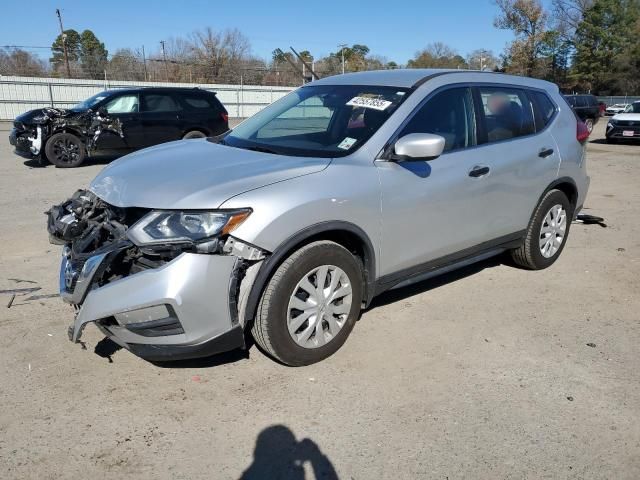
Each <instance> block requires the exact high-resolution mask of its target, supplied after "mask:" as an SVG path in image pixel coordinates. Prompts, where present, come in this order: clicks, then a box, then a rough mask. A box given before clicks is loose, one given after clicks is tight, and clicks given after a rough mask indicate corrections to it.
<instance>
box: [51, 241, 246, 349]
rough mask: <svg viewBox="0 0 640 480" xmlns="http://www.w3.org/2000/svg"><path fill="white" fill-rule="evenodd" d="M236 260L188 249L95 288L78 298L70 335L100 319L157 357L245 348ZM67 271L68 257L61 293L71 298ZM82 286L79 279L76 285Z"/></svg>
mask: <svg viewBox="0 0 640 480" xmlns="http://www.w3.org/2000/svg"><path fill="white" fill-rule="evenodd" d="M92 258H93V257H92ZM90 260H91V259H90ZM90 260H88V261H87V262H86V263H87V264H89V263H90ZM236 261H238V259H237V257H234V256H225V255H203V254H194V253H183V254H181V255H180V256H179V257H177V258H175V259H174V260H172V261H171V262H169V263H167V264H166V265H164V266H162V267H160V268H157V269H153V270H147V271H143V272H140V273H136V274H134V275H131V276H129V277H125V278H123V279H120V280H117V281H114V282H112V283H108V284H106V285H104V286H102V287H97V288H96V287H94V288H92V289H89V290H88V291H87V292H86V296H85V297H84V300H82V299H80V297H76V298H74V300H78V299H79V300H78V301H80V302H82V303H81V306H80V310H79V311H78V313H77V315H76V318H75V320H74V322H73V324H72V325H71V326H70V327H69V337H70V339H71V340H72V341H74V342H77V341H78V340H79V339H80V337H81V335H82V331H83V329H84V327H85V326H86V325H87V324H89V323H95V324H96V325H97V326H98V327H99V328H100V330H102V331H103V332H104V333H105V334H106V335H107V336H108V337H110V338H111V339H112V340H113V341H114V342H115V343H117V344H119V345H121V346H123V347H125V348H127V349H128V350H130V351H131V352H132V353H134V354H135V355H138V356H140V357H142V358H145V359H148V360H153V361H161V360H177V359H186V358H197V357H204V356H209V355H212V354H214V353H220V352H223V351H228V350H233V349H235V348H238V347H243V346H244V334H243V329H242V327H241V326H240V325H239V324H238V321H237V318H236V316H235V315H232V313H231V302H232V298H234V297H233V292H232V291H231V290H232V285H235V282H233V281H232V280H233V277H234V272H235V266H236ZM101 262H102V260H101V259H96V261H95V262H94V263H93V265H91V266H90V268H89V271H88V273H87V277H86V279H85V282H88V283H85V284H84V285H90V284H91V278H90V277H91V276H92V275H93V273H91V271H93V272H95V271H98V270H99V269H100V264H101ZM83 270H84V269H83ZM65 274H66V277H67V278H69V275H70V274H69V272H68V267H67V263H66V262H65V259H64V258H63V261H62V265H61V273H60V278H61V295H62V296H63V298H66V299H67V301H69V300H70V296H71V295H73V293H75V291H74V292H72V293H69V292H68V291H66V289H67V287H66V285H65V283H64V281H63V279H64V278H65ZM81 287H82V284H80V285H78V284H77V283H76V286H75V288H76V289H78V288H81ZM89 288H90V287H89ZM159 312H160V313H159Z"/></svg>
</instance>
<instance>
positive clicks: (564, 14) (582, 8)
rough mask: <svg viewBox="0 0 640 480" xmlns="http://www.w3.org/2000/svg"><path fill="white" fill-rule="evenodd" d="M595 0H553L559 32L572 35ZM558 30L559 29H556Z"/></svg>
mask: <svg viewBox="0 0 640 480" xmlns="http://www.w3.org/2000/svg"><path fill="white" fill-rule="evenodd" d="M594 1H595V0H553V2H552V5H553V12H554V17H555V23H557V25H559V26H562V29H561V33H563V34H566V35H572V34H573V32H575V30H576V28H578V25H579V24H580V22H581V21H582V19H583V18H584V14H585V12H586V11H587V10H588V9H589V8H591V7H592V6H593V3H594ZM558 30H560V29H558Z"/></svg>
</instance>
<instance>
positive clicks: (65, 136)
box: [44, 133, 85, 168]
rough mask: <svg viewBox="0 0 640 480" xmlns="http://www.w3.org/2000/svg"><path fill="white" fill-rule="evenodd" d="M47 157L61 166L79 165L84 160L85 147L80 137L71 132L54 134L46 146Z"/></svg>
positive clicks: (71, 166) (57, 165)
mask: <svg viewBox="0 0 640 480" xmlns="http://www.w3.org/2000/svg"><path fill="white" fill-rule="evenodd" d="M44 151H45V154H46V156H47V159H48V160H49V161H50V162H51V163H53V164H54V165H55V166H56V167H59V168H73V167H78V166H80V165H81V164H82V162H84V157H85V149H84V145H83V143H82V142H81V141H80V139H79V138H78V137H76V136H75V135H73V134H71V133H56V134H55V135H52V136H51V138H49V140H48V141H47V144H46V146H45V149H44Z"/></svg>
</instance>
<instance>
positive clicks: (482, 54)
mask: <svg viewBox="0 0 640 480" xmlns="http://www.w3.org/2000/svg"><path fill="white" fill-rule="evenodd" d="M498 63H499V60H498V58H497V57H496V56H495V55H494V54H493V51H491V50H486V49H484V48H479V49H478V50H474V51H473V52H471V53H469V54H468V55H467V64H468V65H469V68H472V69H476V70H495V69H496V68H497V67H498Z"/></svg>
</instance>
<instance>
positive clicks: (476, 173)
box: [469, 165, 491, 178]
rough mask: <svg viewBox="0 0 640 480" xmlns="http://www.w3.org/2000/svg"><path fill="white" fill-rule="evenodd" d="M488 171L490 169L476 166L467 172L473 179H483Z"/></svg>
mask: <svg viewBox="0 0 640 480" xmlns="http://www.w3.org/2000/svg"><path fill="white" fill-rule="evenodd" d="M489 170H491V169H490V168H489V167H487V166H480V165H476V166H475V167H473V168H472V169H471V171H470V172H469V176H470V177H473V178H478V177H484V176H485V175H486V174H487V173H489Z"/></svg>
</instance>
